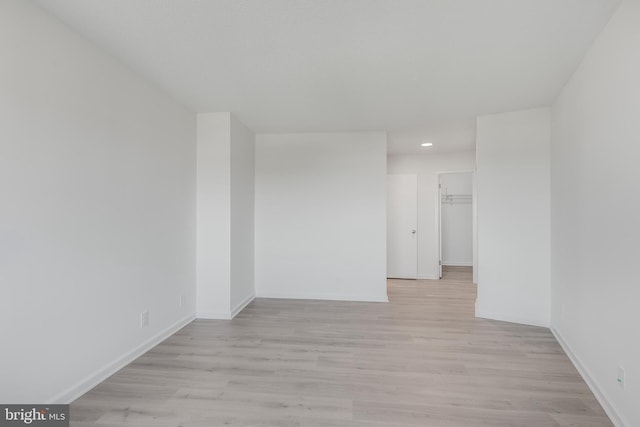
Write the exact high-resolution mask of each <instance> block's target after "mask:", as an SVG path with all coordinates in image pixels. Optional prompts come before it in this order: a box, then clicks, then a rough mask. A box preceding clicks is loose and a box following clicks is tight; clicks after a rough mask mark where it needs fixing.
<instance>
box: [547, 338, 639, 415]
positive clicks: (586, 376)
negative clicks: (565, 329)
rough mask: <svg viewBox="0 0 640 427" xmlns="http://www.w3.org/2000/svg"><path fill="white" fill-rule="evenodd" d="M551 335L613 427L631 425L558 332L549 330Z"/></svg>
mask: <svg viewBox="0 0 640 427" xmlns="http://www.w3.org/2000/svg"><path fill="white" fill-rule="evenodd" d="M551 333H552V334H553V336H554V337H556V340H557V341H558V344H560V347H562V349H563V350H564V352H565V353H567V356H568V357H569V360H571V363H573V366H575V367H576V369H577V370H578V373H580V376H582V379H583V380H584V382H586V383H587V386H589V389H591V392H592V393H593V395H594V396H595V397H596V399H597V400H598V402H599V403H600V405H601V406H602V408H603V409H604V411H605V412H606V413H607V415H608V416H609V418H610V419H611V422H612V423H613V425H614V426H616V427H627V426H630V425H631V424H629V423H627V422H626V421H624V420H623V418H622V417H621V416H620V415H619V414H618V411H617V410H616V409H615V407H614V406H613V405H612V404H611V401H610V400H609V399H607V397H606V395H605V394H604V392H603V391H602V390H603V389H602V387H600V385H599V384H598V381H596V379H595V378H594V377H593V375H591V373H590V372H589V370H588V369H587V368H586V367H585V366H584V364H583V363H582V362H581V361H580V358H579V357H578V356H576V354H575V353H574V352H573V350H571V347H570V346H569V344H568V343H567V342H566V341H565V339H564V338H563V337H562V335H561V334H560V332H559V331H558V330H557V329H555V328H551Z"/></svg>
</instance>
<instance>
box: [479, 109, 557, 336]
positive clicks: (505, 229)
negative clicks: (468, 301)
mask: <svg viewBox="0 0 640 427" xmlns="http://www.w3.org/2000/svg"><path fill="white" fill-rule="evenodd" d="M476 142H477V145H476V152H477V159H478V170H477V172H476V179H477V189H478V299H477V303H476V315H477V316H479V317H486V318H490V319H497V320H505V321H510V322H518V323H526V324H531V325H540V326H548V325H549V316H550V273H549V268H550V267H549V265H550V255H549V252H550V241H549V239H550V225H549V221H550V219H549V215H550V213H549V209H550V208H549V203H550V202H549V197H550V193H549V191H550V190H549V179H550V178H549V150H550V147H549V145H550V116H549V109H548V108H540V109H535V110H527V111H517V112H512V113H505V114H496V115H490V116H481V117H479V118H478V128H477V141H476Z"/></svg>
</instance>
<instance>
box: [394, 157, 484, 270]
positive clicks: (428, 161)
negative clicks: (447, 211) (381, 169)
mask: <svg viewBox="0 0 640 427" xmlns="http://www.w3.org/2000/svg"><path fill="white" fill-rule="evenodd" d="M475 165H476V158H475V152H474V151H462V152H452V153H443V154H422V155H389V157H388V163H387V166H388V171H389V173H390V174H403V173H411V174H417V175H418V278H422V279H437V278H438V277H439V267H438V258H439V243H438V221H437V219H438V217H437V215H438V181H439V178H438V174H439V173H441V172H468V171H472V170H474V169H475Z"/></svg>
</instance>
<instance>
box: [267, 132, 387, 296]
mask: <svg viewBox="0 0 640 427" xmlns="http://www.w3.org/2000/svg"><path fill="white" fill-rule="evenodd" d="M386 169H387V168H386V134H385V133H380V132H377V133H325V134H287V135H276V134H273V135H257V136H256V188H255V191H256V200H255V203H256V204H255V209H256V213H255V215H256V223H255V227H256V229H255V238H256V240H255V245H256V255H255V256H256V258H255V261H256V294H257V295H258V296H263V297H282V298H317V299H336V300H361V301H386V300H387V285H386V173H387V171H386Z"/></svg>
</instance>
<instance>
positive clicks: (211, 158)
mask: <svg viewBox="0 0 640 427" xmlns="http://www.w3.org/2000/svg"><path fill="white" fill-rule="evenodd" d="M197 126H198V210H197V224H198V234H197V251H196V253H197V295H198V298H197V300H196V315H197V316H198V317H199V318H208V319H226V318H229V317H230V304H231V285H230V284H231V144H230V141H231V114H230V113H207V114H198V125H197Z"/></svg>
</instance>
